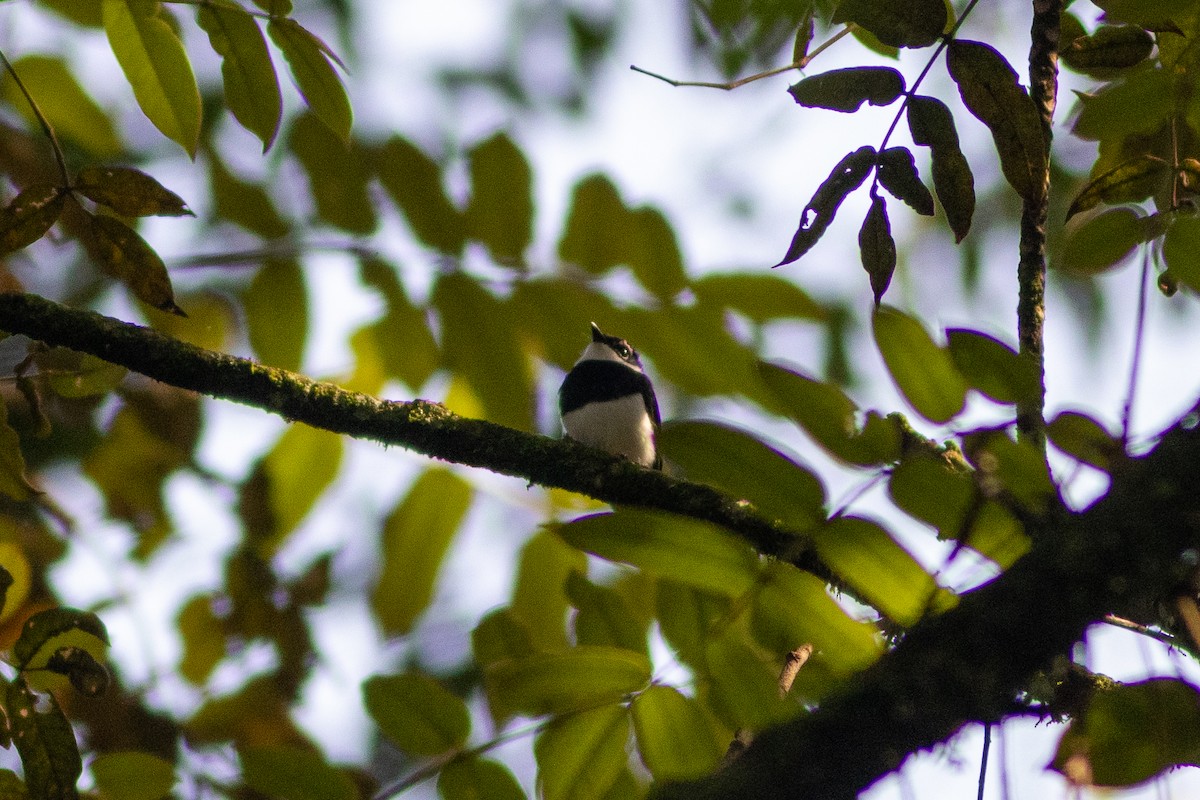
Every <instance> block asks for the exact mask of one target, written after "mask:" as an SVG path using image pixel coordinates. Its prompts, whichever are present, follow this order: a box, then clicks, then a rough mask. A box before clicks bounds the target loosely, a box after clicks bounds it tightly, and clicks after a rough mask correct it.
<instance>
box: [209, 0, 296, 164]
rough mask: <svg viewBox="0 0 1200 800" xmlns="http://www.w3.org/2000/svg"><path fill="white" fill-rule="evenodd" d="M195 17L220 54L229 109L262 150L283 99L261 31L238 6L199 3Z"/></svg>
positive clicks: (269, 139)
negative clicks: (257, 139) (252, 135)
mask: <svg viewBox="0 0 1200 800" xmlns="http://www.w3.org/2000/svg"><path fill="white" fill-rule="evenodd" d="M196 20H197V22H198V23H199V24H200V27H201V28H203V29H204V31H205V32H206V33H207V34H208V41H209V44H211V45H212V49H213V50H215V51H216V52H217V53H218V54H219V55H220V56H221V79H222V81H223V82H224V84H225V102H226V103H227V104H228V105H229V110H230V111H232V112H233V115H234V116H235V117H237V120H238V122H240V123H242V126H243V127H244V128H245V129H246V130H248V131H250V132H251V133H253V134H254V135H255V136H257V137H258V138H259V139H260V140H261V141H262V143H263V152H266V151H267V150H268V149H270V147H271V143H272V142H273V141H275V134H276V133H277V132H278V131H279V119H280V116H281V114H282V111H283V101H282V99H281V97H280V94H279V78H278V76H277V75H276V74H275V65H274V64H272V63H271V54H270V52H269V51H268V50H267V42H266V40H265V39H264V38H263V35H262V30H260V29H259V27H258V23H257V22H255V20H254V17H252V16H250V14H248V13H247V12H246V11H245V10H244V9H242V7H241V6H233V5H229V6H225V5H217V4H209V5H202V6H200V9H199V12H198V13H197V16H196Z"/></svg>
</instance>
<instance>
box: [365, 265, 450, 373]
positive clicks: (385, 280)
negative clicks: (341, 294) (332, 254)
mask: <svg viewBox="0 0 1200 800" xmlns="http://www.w3.org/2000/svg"><path fill="white" fill-rule="evenodd" d="M361 274H362V280H363V283H365V284H367V285H368V286H370V287H371V288H373V289H375V290H376V291H377V292H379V294H380V295H381V296H382V299H383V301H384V303H386V304H387V311H386V312H385V313H384V315H383V316H382V317H380V318H379V320H378V321H377V322H375V323H374V324H373V325H372V326H371V327H370V331H371V332H372V334H373V335H374V336H375V337H376V339H377V341H378V342H379V345H380V350H381V352H380V357H381V359H382V361H383V364H384V366H385V367H386V369H387V373H388V375H390V376H392V377H394V378H398V379H400V380H401V381H404V383H405V384H407V385H408V387H409V388H411V389H412V390H413V391H417V390H418V389H420V388H421V386H423V385H424V384H425V382H426V381H427V380H429V377H430V376H431V375H433V373H434V372H435V371H436V370H437V368H438V367H439V366H440V365H441V356H440V354H439V352H438V345H437V342H436V341H435V340H434V338H433V334H432V333H431V332H430V330H429V312H428V311H426V310H425V309H424V308H420V307H418V306H416V305H414V304H413V302H412V301H411V300H410V299H409V297H408V293H407V292H406V291H405V290H404V286H403V284H401V283H400V280H399V278H398V277H397V275H396V268H395V267H394V266H392V265H391V264H389V263H387V262H385V261H383V260H381V259H379V258H374V257H368V258H364V259H363V260H362V262H361Z"/></svg>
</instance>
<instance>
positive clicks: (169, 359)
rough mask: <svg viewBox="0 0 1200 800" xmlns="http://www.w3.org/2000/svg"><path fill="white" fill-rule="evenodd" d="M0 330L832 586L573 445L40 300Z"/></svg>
mask: <svg viewBox="0 0 1200 800" xmlns="http://www.w3.org/2000/svg"><path fill="white" fill-rule="evenodd" d="M0 330H4V331H8V332H10V333H19V334H24V335H25V336H29V337H30V338H33V339H37V340H39V341H42V342H45V343H46V344H50V345H54V346H58V347H68V348H70V349H72V350H78V351H80V352H83V353H90V354H92V355H94V356H98V357H99V358H103V359H104V360H106V361H110V362H112V363H114V364H120V365H122V366H124V367H127V368H128V369H131V370H133V371H135V372H140V373H141V374H143V375H146V376H148V377H150V378H153V379H155V380H157V381H161V382H163V383H166V384H169V385H171V386H177V387H179V388H181V389H190V390H192V391H195V392H199V393H201V394H205V395H209V396H211V397H217V398H222V399H225V400H233V401H236V402H239V403H244V404H246V405H250V406H254V407H256V408H261V409H263V410H265V411H269V412H271V413H274V414H278V415H279V416H281V417H283V418H284V419H286V420H288V421H291V422H303V423H305V424H307V425H311V426H313V427H314V428H322V429H324V430H328V431H333V432H334V433H342V434H346V435H348V436H353V437H355V438H358V439H371V440H374V441H377V442H380V443H382V444H385V445H398V446H400V447H404V448H406V449H408V450H413V451H415V452H418V453H421V454H423V455H427V456H432V457H433V458H440V459H443V460H445V461H452V462H454V463H456V464H465V465H467V466H471V467H481V468H483V469H487V470H490V471H492V472H498V473H501V474H504V475H513V476H515V477H519V478H524V479H526V480H528V481H529V482H530V483H536V484H539V485H541V486H552V487H557V488H560V489H567V490H569V491H573V492H578V493H580V494H585V495H588V496H589V497H594V498H596V499H597V500H602V501H604V502H608V503H613V504H615V505H624V506H637V507H643V508H652V509H658V510H662V511H670V512H673V513H676V514H681V515H684V516H687V517H692V518H694V519H701V520H707V521H709V522H713V523H716V524H718V525H722V526H724V527H726V528H728V529H730V530H732V531H734V532H735V533H737V534H739V535H740V536H742V538H744V539H745V540H746V541H748V542H749V543H750V544H751V545H753V546H754V548H755V549H757V550H758V551H759V552H760V553H763V554H765V555H771V556H777V557H780V558H786V559H787V560H789V561H791V562H792V563H794V564H796V566H798V567H800V568H801V569H806V570H809V571H811V572H814V573H815V574H817V575H819V576H821V577H823V578H826V579H830V578H831V577H832V576H831V575H830V573H829V571H828V570H827V569H825V568H824V567H823V566H822V565H821V564H820V563H819V562H818V561H817V560H816V558H815V557H814V556H813V555H812V554H811V552H810V551H809V548H808V546H807V539H806V536H805V533H804V532H803V531H799V530H794V529H790V528H788V527H787V526H785V525H784V524H782V523H780V522H778V521H776V520H770V519H767V518H765V517H763V516H762V515H761V514H759V512H758V511H757V510H756V509H755V508H754V507H753V506H751V505H750V504H749V503H746V502H745V501H740V500H738V499H736V498H730V497H728V496H727V495H724V494H722V493H721V492H718V491H717V490H715V489H713V488H712V487H710V486H704V485H701V484H697V483H689V482H687V481H682V480H678V479H675V478H672V477H670V476H668V475H665V474H664V473H662V472H657V471H654V470H647V469H642V468H641V467H638V466H635V465H634V464H631V463H630V462H628V461H625V460H624V459H620V458H616V457H613V456H610V455H608V454H606V453H602V452H600V451H598V450H595V449H593V448H590V447H585V446H584V445H581V444H578V443H576V442H573V441H570V440H559V439H551V438H549V437H546V436H539V435H537V434H531V433H525V432H523V431H518V430H514V429H512V428H506V427H504V426H503V425H496V424H494V423H491V422H485V421H483V420H474V419H466V418H464V417H460V416H458V415H457V414H454V413H453V412H451V411H450V410H449V409H447V408H446V407H445V406H443V405H441V404H440V403H432V402H429V401H426V400H412V401H410V402H405V403H398V402H390V401H385V400H379V399H376V398H374V397H370V396H368V395H365V394H361V393H358V392H351V391H347V390H345V389H341V388H339V387H337V386H335V385H333V384H331V383H321V382H318V381H314V380H310V379H309V378H305V377H304V376H302V375H296V374H295V373H291V372H287V371H286V370H281V369H274V368H271V367H265V366H263V365H261V364H258V363H255V362H254V361H250V360H249V359H245V358H237V357H234V356H230V355H225V354H223V353H215V352H212V351H210V350H204V349H202V348H199V347H195V346H193V345H190V344H187V343H185V342H180V341H179V340H177V339H173V338H171V337H169V336H165V335H163V334H161V333H159V332H158V331H155V330H152V329H150V328H144V327H141V326H139V325H131V324H129V323H127V322H121V321H119V320H115V319H112V318H110V317H105V316H101V315H100V314H96V313H93V312H90V311H80V310H77V309H72V308H67V307H66V306H62V305H59V304H57V303H54V302H52V301H50V300H46V299H45V298H42V297H38V296H36V295H27V294H0Z"/></svg>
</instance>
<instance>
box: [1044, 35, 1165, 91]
mask: <svg viewBox="0 0 1200 800" xmlns="http://www.w3.org/2000/svg"><path fill="white" fill-rule="evenodd" d="M1152 50H1154V37H1152V36H1151V35H1150V32H1149V31H1146V30H1143V29H1142V28H1139V27H1137V26H1135V25H1101V26H1100V27H1099V28H1097V29H1096V32H1095V33H1093V34H1091V35H1089V36H1080V37H1078V38H1076V39H1074V40H1072V41H1071V42H1069V43H1067V45H1066V46H1065V47H1063V48H1062V52H1061V57H1062V60H1063V63H1064V64H1066V65H1067V66H1068V67H1070V68H1071V69H1073V70H1075V71H1076V72H1082V73H1083V74H1085V75H1092V76H1094V77H1098V78H1107V77H1109V76H1111V74H1112V71H1113V70H1117V69H1125V68H1127V67H1132V66H1134V65H1136V64H1140V63H1141V62H1142V61H1145V60H1146V58H1147V57H1149V55H1150V53H1151V51H1152Z"/></svg>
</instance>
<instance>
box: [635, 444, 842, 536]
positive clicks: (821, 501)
mask: <svg viewBox="0 0 1200 800" xmlns="http://www.w3.org/2000/svg"><path fill="white" fill-rule="evenodd" d="M658 446H659V449H660V450H661V451H662V452H663V454H664V455H665V456H666V457H667V459H668V460H669V461H670V462H671V463H672V464H674V465H676V466H678V467H680V468H681V469H682V470H683V474H684V475H686V476H687V478H688V480H690V481H695V482H698V483H707V484H709V485H710V486H715V487H717V488H718V489H721V490H722V491H723V492H725V493H726V494H729V495H731V496H733V497H736V498H738V499H745V500H749V501H750V502H751V503H753V504H754V505H755V506H756V507H757V508H758V510H759V511H761V512H763V513H764V514H767V515H769V516H772V517H775V518H777V519H781V520H784V521H785V522H787V523H788V524H790V525H792V526H795V527H806V526H808V525H812V524H815V523H817V522H820V521H823V520H824V519H825V508H824V506H825V487H824V485H823V484H822V483H821V481H820V479H819V478H817V476H816V475H814V474H813V473H812V472H811V471H809V470H808V469H806V468H805V467H802V466H801V465H799V464H797V463H796V462H795V461H793V460H792V459H791V458H789V457H788V456H787V455H785V454H784V453H782V452H780V451H779V450H777V449H776V448H774V447H772V446H770V445H768V444H766V443H765V442H762V441H760V440H759V439H756V438H754V437H753V436H751V435H750V434H748V433H746V432H744V431H741V430H738V429H737V428H733V427H729V426H726V425H722V424H719V423H715V422H702V421H684V422H674V423H668V424H667V425H666V426H664V427H663V429H662V430H661V431H659V435H658Z"/></svg>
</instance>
